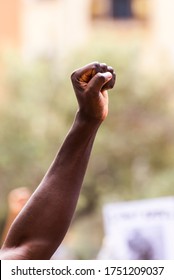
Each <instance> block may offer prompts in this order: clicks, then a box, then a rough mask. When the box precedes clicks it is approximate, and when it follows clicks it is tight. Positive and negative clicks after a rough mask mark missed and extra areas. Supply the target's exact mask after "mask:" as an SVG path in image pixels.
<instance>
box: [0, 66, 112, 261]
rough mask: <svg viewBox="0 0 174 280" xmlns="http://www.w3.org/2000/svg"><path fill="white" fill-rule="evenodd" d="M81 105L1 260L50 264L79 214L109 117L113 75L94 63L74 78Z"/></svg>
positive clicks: (10, 231) (11, 229)
mask: <svg viewBox="0 0 174 280" xmlns="http://www.w3.org/2000/svg"><path fill="white" fill-rule="evenodd" d="M71 80H72V84H73V87H74V91H75V94H76V97H77V101H78V104H79V109H78V112H77V113H76V116H75V119H74V123H73V125H72V127H71V129H70V131H69V133H68V134H67V136H66V138H65V141H64V143H63V144H62V146H61V148H60V150H59V152H58V153H57V155H56V157H55V159H54V161H53V163H52V165H51V166H50V168H49V170H48V171H47V173H46V175H45V176H44V178H43V180H42V181H41V183H40V185H39V186H38V188H37V189H36V191H35V192H34V193H33V195H32V196H31V198H30V200H29V201H28V203H27V204H26V206H25V207H24V208H23V210H22V211H21V212H20V214H19V215H18V216H17V218H16V219H15V221H14V223H13V224H12V226H11V228H10V230H9V233H8V235H7V238H6V240H5V242H4V245H3V247H2V251H1V259H11V260H12V259H28V260H32V259H34V260H36V259H50V257H51V256H52V254H53V253H54V251H55V250H56V249H57V248H58V246H59V245H60V244H61V242H62V240H63V238H64V236H65V234H66V232H67V230H68V227H69V225H70V223H71V219H72V216H73V213H74V210H75V208H76V204H77V201H78V197H79V193H80V189H81V186H82V182H83V179H84V175H85V172H86V168H87V164H88V161H89V157H90V154H91V149H92V146H93V142H94V139H95V136H96V133H97V130H98V128H99V126H100V125H101V123H102V122H103V120H104V119H105V118H106V116H107V114H108V92H107V89H110V88H112V87H113V86H114V83H115V73H114V71H113V69H112V68H111V67H108V66H107V65H105V64H99V63H91V64H88V65H86V66H84V67H83V68H80V69H78V70H76V71H74V72H73V74H72V76H71Z"/></svg>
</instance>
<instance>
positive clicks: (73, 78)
mask: <svg viewBox="0 0 174 280" xmlns="http://www.w3.org/2000/svg"><path fill="white" fill-rule="evenodd" d="M76 74H77V72H76V71H73V72H72V74H71V81H72V82H74V81H75V80H76Z"/></svg>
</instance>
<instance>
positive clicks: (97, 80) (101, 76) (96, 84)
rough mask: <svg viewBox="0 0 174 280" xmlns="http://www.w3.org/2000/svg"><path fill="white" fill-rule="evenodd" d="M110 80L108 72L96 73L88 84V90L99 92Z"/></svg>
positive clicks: (110, 75)
mask: <svg viewBox="0 0 174 280" xmlns="http://www.w3.org/2000/svg"><path fill="white" fill-rule="evenodd" d="M111 79H112V74H111V73H110V72H105V73H100V72H99V73H97V74H96V75H95V76H94V77H93V78H92V79H91V80H90V81H89V83H88V86H87V87H88V90H90V91H92V92H94V93H96V92H99V91H101V89H102V87H103V86H104V85H105V84H106V83H107V82H108V81H109V80H111Z"/></svg>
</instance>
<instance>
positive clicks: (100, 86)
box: [71, 62, 116, 122]
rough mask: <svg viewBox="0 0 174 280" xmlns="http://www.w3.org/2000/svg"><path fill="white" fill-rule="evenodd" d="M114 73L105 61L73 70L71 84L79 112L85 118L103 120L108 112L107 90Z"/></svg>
mask: <svg viewBox="0 0 174 280" xmlns="http://www.w3.org/2000/svg"><path fill="white" fill-rule="evenodd" d="M115 79H116V75H115V72H114V70H113V68H112V67H110V66H107V65H106V64H105V63H98V62H93V63H90V64H87V65H85V66H84V67H82V68H79V69H77V70H75V71H74V72H73V73H72V75H71V80H72V84H73V87H74V91H75V93H76V97H77V100H78V104H79V112H80V114H81V116H82V117H83V118H85V119H86V120H95V121H99V122H101V121H103V120H104V119H105V118H106V116H107V114H108V92H107V90H109V89H111V88H113V86H114V84H115Z"/></svg>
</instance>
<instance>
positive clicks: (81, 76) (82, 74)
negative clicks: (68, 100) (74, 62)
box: [71, 61, 100, 83]
mask: <svg viewBox="0 0 174 280" xmlns="http://www.w3.org/2000/svg"><path fill="white" fill-rule="evenodd" d="M99 70H100V64H99V62H97V61H95V62H92V63H89V64H87V65H85V66H83V67H82V68H79V69H76V70H75V71H74V72H73V73H72V75H71V79H72V80H74V79H75V80H80V81H82V82H86V83H88V82H89V80H90V79H91V78H92V77H93V76H94V75H95V74H96V73H97V72H99Z"/></svg>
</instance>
